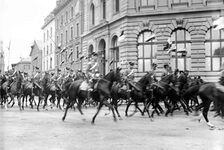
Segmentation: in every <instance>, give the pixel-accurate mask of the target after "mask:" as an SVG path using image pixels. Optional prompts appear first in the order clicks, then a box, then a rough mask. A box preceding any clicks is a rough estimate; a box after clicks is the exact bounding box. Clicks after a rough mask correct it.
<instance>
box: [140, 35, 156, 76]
mask: <svg viewBox="0 0 224 150" xmlns="http://www.w3.org/2000/svg"><path fill="white" fill-rule="evenodd" d="M152 35H153V33H152V32H151V31H144V32H142V33H140V35H139V36H138V72H146V71H149V70H151V65H152V63H153V62H154V61H155V59H156V51H157V44H156V43H155V42H156V40H155V39H151V40H150V41H149V42H146V41H147V40H148V39H149V37H150V36H152Z"/></svg>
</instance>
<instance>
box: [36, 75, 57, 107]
mask: <svg viewBox="0 0 224 150" xmlns="http://www.w3.org/2000/svg"><path fill="white" fill-rule="evenodd" d="M41 86H42V88H43V95H44V105H43V109H44V108H45V107H46V106H47V100H48V96H49V95H51V97H50V99H49V101H50V102H51V103H52V104H54V102H55V98H56V92H57V87H56V86H55V84H54V83H52V82H51V81H50V76H49V73H47V72H46V73H45V75H44V77H43V79H42V81H41ZM39 105H40V101H39V102H38V107H39Z"/></svg>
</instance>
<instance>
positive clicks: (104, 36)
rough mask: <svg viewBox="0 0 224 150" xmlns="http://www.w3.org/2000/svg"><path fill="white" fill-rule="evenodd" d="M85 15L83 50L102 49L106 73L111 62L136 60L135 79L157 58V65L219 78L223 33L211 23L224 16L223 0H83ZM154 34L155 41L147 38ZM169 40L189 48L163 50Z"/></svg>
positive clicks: (178, 47) (205, 77) (212, 78)
mask: <svg viewBox="0 0 224 150" xmlns="http://www.w3.org/2000/svg"><path fill="white" fill-rule="evenodd" d="M83 14H84V34H83V36H82V41H83V42H82V44H83V46H82V48H83V52H84V53H85V54H86V55H88V54H89V53H90V52H91V51H96V52H98V53H99V55H100V56H99V61H100V62H101V66H100V68H101V69H100V70H101V73H102V74H104V73H106V72H108V70H109V69H110V67H111V66H109V62H110V60H115V64H114V66H116V65H117V64H116V63H118V62H124V63H121V64H119V63H118V64H119V65H121V66H122V68H124V69H125V68H127V66H128V63H127V62H129V61H133V62H135V64H136V65H135V69H136V72H137V73H136V77H140V76H142V75H143V74H144V73H145V72H146V71H149V70H150V69H151V64H152V63H153V62H156V63H157V64H158V67H159V69H162V67H163V65H164V64H165V63H169V64H170V65H171V67H172V69H173V70H174V69H176V68H178V69H180V70H189V71H190V74H191V75H200V76H202V77H203V78H204V79H205V80H209V81H215V80H217V76H218V72H219V70H220V66H221V65H222V63H223V62H224V61H223V58H224V57H223V56H224V53H223V47H224V45H223V44H224V31H223V30H215V29H213V28H212V22H213V21H214V19H216V18H218V17H220V16H223V15H224V1H223V0H85V1H84V13H83ZM122 31H123V34H124V39H123V40H122V41H120V42H119V41H118V39H119V36H120V34H121V33H122ZM153 34H155V39H153V40H150V41H149V42H146V40H147V38H148V37H150V36H151V35H153ZM169 38H170V39H171V41H173V45H175V47H176V49H177V51H179V50H183V49H184V50H186V51H187V55H186V56H185V57H182V56H180V55H179V54H178V53H177V52H172V53H170V54H168V53H167V51H164V50H163V48H164V44H166V41H167V39H169ZM83 69H85V63H84V65H83Z"/></svg>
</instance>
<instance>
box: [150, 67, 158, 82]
mask: <svg viewBox="0 0 224 150" xmlns="http://www.w3.org/2000/svg"><path fill="white" fill-rule="evenodd" d="M156 69H157V64H156V63H152V70H151V71H149V72H148V73H149V74H151V77H152V78H153V80H154V81H155V82H157V81H158V80H157V79H156Z"/></svg>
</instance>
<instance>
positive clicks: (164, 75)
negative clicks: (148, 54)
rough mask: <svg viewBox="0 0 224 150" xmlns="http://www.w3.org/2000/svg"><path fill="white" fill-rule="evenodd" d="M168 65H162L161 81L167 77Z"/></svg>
mask: <svg viewBox="0 0 224 150" xmlns="http://www.w3.org/2000/svg"><path fill="white" fill-rule="evenodd" d="M169 68H170V67H169V65H168V64H164V66H163V71H162V75H161V79H163V78H164V77H166V76H167V75H169V72H170V70H169Z"/></svg>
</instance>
